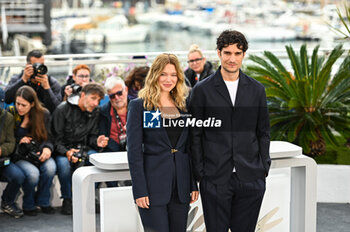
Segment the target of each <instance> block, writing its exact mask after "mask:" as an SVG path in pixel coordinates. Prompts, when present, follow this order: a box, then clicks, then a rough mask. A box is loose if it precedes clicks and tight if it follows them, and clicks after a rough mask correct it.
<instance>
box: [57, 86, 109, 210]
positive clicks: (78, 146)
mask: <svg viewBox="0 0 350 232" xmlns="http://www.w3.org/2000/svg"><path fill="white" fill-rule="evenodd" d="M103 97H104V89H103V86H102V85H100V84H98V83H89V84H87V85H85V86H84V87H83V88H82V90H81V91H80V93H79V94H77V95H74V96H71V97H69V98H68V99H67V101H64V102H62V103H61V104H60V105H59V106H57V108H56V110H55V112H54V113H53V115H52V132H53V135H54V138H55V141H54V147H55V150H54V156H55V160H56V164H57V175H58V179H59V181H60V184H61V194H62V196H61V197H62V198H63V204H62V208H61V213H62V214H65V215H71V214H72V173H73V172H74V170H75V169H77V168H79V167H81V166H84V165H86V164H87V161H88V157H87V156H88V154H87V153H88V151H89V150H92V149H94V150H96V151H100V150H101V149H102V148H104V147H106V146H107V144H108V138H107V137H106V136H104V135H100V136H99V135H98V131H99V130H98V126H99V124H98V116H99V107H98V105H99V103H100V100H101V99H102V98H103Z"/></svg>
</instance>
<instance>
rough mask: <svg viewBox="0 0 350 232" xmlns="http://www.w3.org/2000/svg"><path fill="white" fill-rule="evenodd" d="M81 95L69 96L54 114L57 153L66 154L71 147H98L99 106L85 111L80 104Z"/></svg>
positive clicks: (53, 130)
mask: <svg viewBox="0 0 350 232" xmlns="http://www.w3.org/2000/svg"><path fill="white" fill-rule="evenodd" d="M78 101H79V96H78V95H75V96H72V97H69V98H68V100H67V101H65V102H62V103H61V104H60V105H58V106H57V108H56V110H55V112H54V113H53V115H52V133H53V135H54V138H55V142H54V145H55V155H65V154H66V152H67V151H68V150H69V149H70V148H76V147H77V146H78V145H86V150H90V149H95V150H98V149H99V148H98V147H97V137H98V114H99V108H96V109H95V110H94V111H93V112H86V111H85V112H83V111H82V110H81V109H80V108H79V106H78Z"/></svg>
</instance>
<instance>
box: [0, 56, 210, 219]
mask: <svg viewBox="0 0 350 232" xmlns="http://www.w3.org/2000/svg"><path fill="white" fill-rule="evenodd" d="M196 52H197V51H196ZM189 55H193V51H192V52H190V53H189ZM200 56H201V57H202V54H201V53H200ZM202 60H204V62H202ZM200 62H202V63H203V65H200V66H203V67H204V64H205V58H201V59H198V62H197V60H196V61H195V62H192V60H190V62H189V64H190V67H191V65H192V66H193V65H194V64H197V63H198V64H199V63H200ZM44 63H45V60H44V55H43V54H42V53H41V52H40V51H38V50H33V51H31V52H29V53H28V54H27V64H26V66H25V68H24V70H23V71H22V72H21V73H20V74H17V75H14V76H13V77H12V78H11V80H10V81H9V83H8V85H7V86H6V88H5V90H4V91H3V90H2V89H1V88H0V100H1V101H0V102H1V103H0V104H1V105H0V181H2V182H7V185H6V188H5V189H4V191H3V193H2V196H1V210H2V211H3V212H5V213H7V214H9V215H11V216H13V217H15V218H19V217H22V216H23V215H28V216H36V215H37V214H38V212H40V211H41V212H43V213H46V214H53V213H55V209H54V208H52V207H51V205H50V199H51V195H50V194H51V192H50V188H51V186H52V180H53V178H54V176H55V175H56V174H57V176H58V179H59V182H60V186H61V189H60V190H61V198H62V199H63V203H62V207H61V213H62V214H65V215H71V214H72V173H73V172H74V170H76V169H77V168H79V167H81V166H84V165H90V163H89V162H88V158H87V157H88V155H89V154H92V153H96V152H116V151H125V150H126V118H127V106H128V102H129V100H131V99H133V98H136V97H137V93H138V91H139V90H140V89H141V88H142V87H143V83H144V79H145V78H146V75H147V73H148V71H149V67H147V66H143V67H136V68H135V69H134V70H132V71H131V73H130V75H129V76H128V77H127V78H126V79H125V82H124V80H122V79H121V78H120V77H115V76H112V77H109V78H107V80H106V81H105V84H104V86H102V85H101V84H98V83H95V82H93V80H92V78H91V70H90V68H89V67H88V66H87V65H84V64H81V65H77V66H76V67H75V68H74V70H73V74H72V76H69V77H68V78H67V81H66V83H65V84H64V85H63V86H61V85H60V84H59V82H58V81H57V80H56V79H55V78H54V77H52V76H50V75H49V74H48V72H47V71H48V69H47V67H46V66H45V64H44ZM195 75H199V74H195ZM197 81H198V80H197ZM188 82H190V81H188ZM192 82H193V83H192ZM194 84H195V83H194V81H191V85H189V87H192V85H194ZM102 100H103V102H104V104H103V105H102V104H101V102H102ZM4 102H5V103H6V104H7V107H6V110H5V107H4V106H3V104H4ZM107 185H108V184H107ZM112 186H113V185H112ZM21 188H22V190H23V205H22V207H19V206H18V205H17V204H16V199H17V196H18V194H19V191H20V189H21Z"/></svg>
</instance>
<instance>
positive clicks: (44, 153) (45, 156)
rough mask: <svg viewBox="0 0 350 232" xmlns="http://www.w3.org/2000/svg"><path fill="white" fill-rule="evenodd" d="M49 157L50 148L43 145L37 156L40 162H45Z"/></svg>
mask: <svg viewBox="0 0 350 232" xmlns="http://www.w3.org/2000/svg"><path fill="white" fill-rule="evenodd" d="M50 157H51V150H50V149H49V148H47V147H44V149H43V151H42V152H41V155H40V157H39V160H40V162H45V161H46V160H48V159H50Z"/></svg>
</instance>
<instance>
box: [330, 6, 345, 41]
mask: <svg viewBox="0 0 350 232" xmlns="http://www.w3.org/2000/svg"><path fill="white" fill-rule="evenodd" d="M344 10H345V16H346V17H343V15H342V13H341V12H340V9H339V8H337V14H338V17H339V19H340V22H341V23H342V24H343V26H344V27H345V29H346V31H342V30H340V29H338V28H335V27H334V26H331V25H330V26H331V28H332V29H333V30H335V31H336V32H338V33H339V34H341V35H343V36H344V38H343V39H350V5H347V4H346V3H344Z"/></svg>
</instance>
